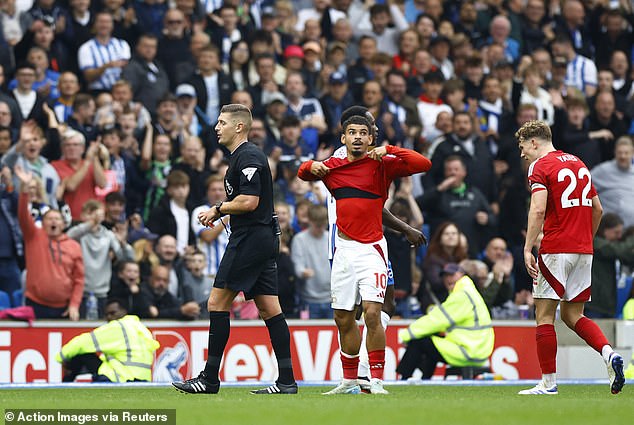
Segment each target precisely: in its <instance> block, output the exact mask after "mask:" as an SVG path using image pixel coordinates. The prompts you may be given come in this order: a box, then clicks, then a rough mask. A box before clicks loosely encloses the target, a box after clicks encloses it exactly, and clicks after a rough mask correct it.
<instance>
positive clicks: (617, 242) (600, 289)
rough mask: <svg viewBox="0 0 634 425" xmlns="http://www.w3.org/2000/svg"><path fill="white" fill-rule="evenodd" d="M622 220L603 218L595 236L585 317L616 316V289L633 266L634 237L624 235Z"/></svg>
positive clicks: (609, 217)
mask: <svg viewBox="0 0 634 425" xmlns="http://www.w3.org/2000/svg"><path fill="white" fill-rule="evenodd" d="M623 227H624V226H623V220H622V219H621V217H619V216H618V215H617V214H614V213H607V214H605V215H604V216H603V218H602V219H601V223H600V224H599V228H598V229H597V234H596V236H595V237H594V241H593V246H594V256H593V259H592V301H590V302H589V303H588V304H587V305H586V307H585V309H584V315H586V316H588V317H592V318H597V319H601V318H607V319H611V318H614V317H616V316H617V314H618V312H617V311H616V287H617V285H618V281H619V279H621V269H622V267H623V266H632V265H634V235H629V236H625V237H624V235H623Z"/></svg>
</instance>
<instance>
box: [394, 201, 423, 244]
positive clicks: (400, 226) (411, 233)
mask: <svg viewBox="0 0 634 425" xmlns="http://www.w3.org/2000/svg"><path fill="white" fill-rule="evenodd" d="M383 224H384V225H385V226H387V227H389V228H390V229H392V230H395V231H397V232H399V233H402V234H403V235H404V236H405V237H406V238H407V240H408V241H409V243H410V244H412V246H414V247H419V246H421V245H423V244H425V245H426V244H427V238H425V235H423V232H421V231H420V230H418V229H415V228H413V227H412V226H410V225H409V224H407V223H405V222H404V221H402V220H400V219H398V218H396V217H395V216H394V214H392V213H391V212H390V211H389V210H388V209H387V208H383Z"/></svg>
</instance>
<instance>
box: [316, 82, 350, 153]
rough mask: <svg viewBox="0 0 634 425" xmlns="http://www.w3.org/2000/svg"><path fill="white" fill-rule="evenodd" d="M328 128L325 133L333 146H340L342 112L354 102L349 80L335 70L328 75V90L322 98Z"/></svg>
mask: <svg viewBox="0 0 634 425" xmlns="http://www.w3.org/2000/svg"><path fill="white" fill-rule="evenodd" d="M320 102H321V107H322V108H323V110H324V116H325V118H326V125H327V126H328V130H326V134H325V135H324V136H325V137H326V138H327V140H328V143H330V145H331V146H338V142H339V135H340V134H341V125H340V120H341V114H342V113H343V111H345V110H346V109H348V108H349V107H350V106H352V105H353V104H354V98H353V97H352V93H350V91H349V90H348V80H347V79H346V76H345V75H344V74H342V73H341V72H338V71H336V72H333V73H332V74H330V77H328V92H327V94H325V95H324V96H323V97H322V98H321V99H320Z"/></svg>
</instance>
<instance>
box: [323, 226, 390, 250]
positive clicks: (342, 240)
mask: <svg viewBox="0 0 634 425" xmlns="http://www.w3.org/2000/svg"><path fill="white" fill-rule="evenodd" d="M342 235H343V236H345V237H342ZM385 243H386V241H385V238H384V237H383V238H381V239H379V240H378V241H375V242H368V243H365V242H359V241H355V240H354V239H350V237H348V236H346V235H345V234H343V233H341V232H340V231H339V230H337V241H336V243H335V246H336V247H337V248H350V247H358V246H359V245H361V246H374V245H376V244H385Z"/></svg>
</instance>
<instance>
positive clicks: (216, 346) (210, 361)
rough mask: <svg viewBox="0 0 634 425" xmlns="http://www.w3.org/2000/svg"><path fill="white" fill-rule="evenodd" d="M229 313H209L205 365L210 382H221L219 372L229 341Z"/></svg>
mask: <svg viewBox="0 0 634 425" xmlns="http://www.w3.org/2000/svg"><path fill="white" fill-rule="evenodd" d="M229 330H230V324H229V312H228V311H212V312H210V313H209V342H208V345H207V363H206V364H205V374H206V375H207V379H209V382H211V383H216V382H219V379H218V372H219V371H220V362H221V360H222V353H223V352H224V351H225V347H226V346H227V341H228V340H229Z"/></svg>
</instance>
